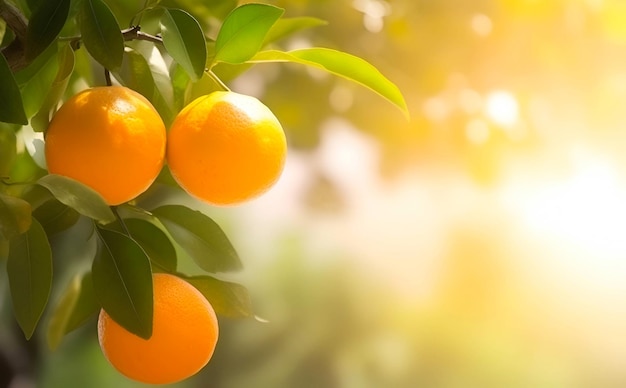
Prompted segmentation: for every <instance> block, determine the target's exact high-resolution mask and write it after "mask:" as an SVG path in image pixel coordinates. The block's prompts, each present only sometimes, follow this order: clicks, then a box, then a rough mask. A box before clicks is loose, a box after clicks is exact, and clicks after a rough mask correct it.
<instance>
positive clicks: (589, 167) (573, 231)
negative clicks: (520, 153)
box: [511, 158, 626, 261]
mask: <svg viewBox="0 0 626 388" xmlns="http://www.w3.org/2000/svg"><path fill="white" fill-rule="evenodd" d="M511 194H512V195H514V196H515V197H516V200H515V201H514V202H515V205H514V206H515V207H516V211H519V212H520V213H521V214H520V216H521V219H522V222H523V224H524V225H525V226H526V227H528V228H529V229H530V230H531V231H534V232H535V233H537V234H538V235H540V236H543V237H545V238H550V239H551V240H553V242H554V243H560V244H565V245H568V246H570V247H572V248H575V249H576V250H577V251H579V253H584V254H586V255H589V257H592V258H593V259H594V260H607V261H611V260H613V259H616V258H618V257H623V256H624V255H626V239H624V232H623V231H624V230H625V229H626V187H624V185H623V183H622V182H620V180H619V175H618V173H617V171H616V168H615V167H614V166H613V165H611V164H610V163H609V162H606V161H602V160H599V158H593V159H592V160H585V161H584V162H583V161H581V162H580V163H579V164H578V165H577V166H576V167H575V171H574V173H573V174H572V175H571V176H570V177H568V178H567V179H565V180H561V181H555V182H554V183H552V184H548V185H543V186H541V185H540V186H537V187H534V188H531V189H530V190H528V189H526V190H524V189H522V188H518V190H513V191H512V192H511Z"/></svg>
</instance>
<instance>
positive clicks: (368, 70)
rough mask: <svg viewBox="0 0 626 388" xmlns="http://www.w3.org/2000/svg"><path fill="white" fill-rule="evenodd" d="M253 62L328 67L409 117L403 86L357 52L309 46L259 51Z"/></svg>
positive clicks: (333, 72)
mask: <svg viewBox="0 0 626 388" xmlns="http://www.w3.org/2000/svg"><path fill="white" fill-rule="evenodd" d="M249 62H250V63H264V62H294V63H300V64H304V65H309V66H313V67H316V68H318V69H322V70H325V71H327V72H329V73H331V74H335V75H338V76H340V77H343V78H346V79H348V80H350V81H353V82H356V83H358V84H360V85H363V86H365V87H366V88H368V89H370V90H372V91H374V92H376V93H378V94H379V95H380V96H382V97H384V98H385V99H387V100H388V101H390V102H391V103H393V104H394V105H395V106H396V107H398V108H399V109H401V110H402V112H403V113H404V114H405V115H406V116H407V117H408V114H409V113H408V109H407V106H406V102H405V101H404V97H403V96H402V93H401V92H400V89H398V87H397V86H396V85H395V84H394V83H392V82H391V81H389V80H388V79H387V78H386V77H385V76H384V75H382V74H381V73H380V72H379V71H378V69H376V67H374V66H373V65H371V64H370V63H368V62H366V61H365V60H363V59H361V58H359V57H356V56H354V55H350V54H347V53H344V52H341V51H337V50H332V49H327V48H307V49H300V50H294V51H289V52H284V51H278V50H269V51H262V52H260V53H258V54H257V55H255V56H254V58H252V59H251V60H250V61H249Z"/></svg>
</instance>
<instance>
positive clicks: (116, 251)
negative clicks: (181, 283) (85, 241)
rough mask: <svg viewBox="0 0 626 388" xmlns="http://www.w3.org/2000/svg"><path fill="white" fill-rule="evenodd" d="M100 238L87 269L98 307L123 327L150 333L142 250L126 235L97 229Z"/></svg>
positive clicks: (147, 278) (147, 268)
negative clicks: (99, 304) (91, 276)
mask: <svg viewBox="0 0 626 388" xmlns="http://www.w3.org/2000/svg"><path fill="white" fill-rule="evenodd" d="M98 233H99V236H100V241H99V244H98V250H97V252H96V257H95V259H94V261H93V265H92V267H91V271H92V274H93V286H94V289H95V291H96V295H97V297H98V299H99V300H100V303H101V305H102V308H103V309H104V310H105V311H106V312H107V313H108V314H109V316H111V318H113V320H114V321H115V322H117V323H119V324H120V325H121V326H122V327H124V328H125V329H126V330H128V331H130V332H131V333H133V334H136V335H138V336H139V337H141V338H144V339H148V338H150V336H151V335H152V313H153V299H152V270H151V268H150V260H149V259H148V256H147V255H146V253H145V252H144V250H143V249H142V248H141V246H139V244H137V243H136V242H135V241H134V240H133V239H131V238H130V237H128V236H126V235H124V234H122V233H118V232H115V231H113V230H107V229H99V230H98Z"/></svg>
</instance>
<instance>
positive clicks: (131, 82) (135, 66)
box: [116, 49, 156, 101]
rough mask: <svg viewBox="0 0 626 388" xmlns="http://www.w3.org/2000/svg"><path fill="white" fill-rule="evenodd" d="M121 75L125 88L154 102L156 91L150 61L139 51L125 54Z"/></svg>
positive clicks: (130, 51) (128, 51) (119, 73)
mask: <svg viewBox="0 0 626 388" xmlns="http://www.w3.org/2000/svg"><path fill="white" fill-rule="evenodd" d="M116 75H119V78H120V79H121V81H122V83H123V84H124V86H126V87H128V88H131V89H133V90H134V91H136V92H138V93H139V94H141V95H143V96H145V97H146V98H147V99H148V100H150V101H152V100H153V96H154V93H155V90H156V87H155V84H154V77H153V76H152V72H151V71H150V66H149V65H148V61H146V59H145V58H144V57H143V56H142V55H141V54H139V53H138V52H137V51H135V50H132V49H128V50H126V51H125V52H124V60H123V61H122V67H121V68H120V70H119V72H117V73H116Z"/></svg>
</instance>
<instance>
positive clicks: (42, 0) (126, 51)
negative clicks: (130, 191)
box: [0, 0, 407, 348]
mask: <svg viewBox="0 0 626 388" xmlns="http://www.w3.org/2000/svg"><path fill="white" fill-rule="evenodd" d="M140 3H142V4H140ZM196 3H198V4H196ZM199 3H200V2H190V1H184V0H179V1H159V0H156V1H155V0H153V1H150V0H146V1H145V2H125V1H122V0H116V1H114V0H109V1H106V2H105V1H103V0H16V1H8V0H0V42H1V43H0V47H1V49H2V55H0V178H1V182H0V259H1V260H2V263H3V265H6V272H7V275H8V280H9V286H10V291H11V292H10V294H11V298H12V302H13V303H12V304H13V307H14V313H15V314H14V315H15V318H16V320H17V322H18V323H19V326H20V327H21V329H22V331H23V332H24V335H25V336H26V338H30V337H31V336H32V335H33V333H34V332H35V330H36V329H37V325H38V323H39V322H40V320H41V317H42V315H43V313H44V311H46V312H47V313H49V314H51V316H50V319H49V320H48V322H49V325H48V327H47V328H44V330H46V335H47V340H48V343H49V345H50V347H52V348H54V347H56V346H57V345H58V344H59V343H60V342H61V340H62V339H63V337H64V335H65V334H67V333H69V332H70V331H72V330H74V329H76V328H78V327H80V326H81V325H82V324H84V323H85V322H86V321H87V320H88V318H89V317H91V316H93V315H94V314H95V313H96V312H97V311H99V310H100V308H104V309H105V310H106V311H107V312H108V313H109V315H110V316H111V317H113V318H114V319H115V320H116V321H118V322H119V323H120V324H121V325H122V326H124V327H125V328H126V329H128V330H129V331H131V332H133V333H135V334H137V335H139V336H141V337H144V338H149V337H150V335H151V332H152V312H153V308H152V307H153V306H152V303H153V298H152V288H151V285H152V277H151V274H152V273H154V272H167V273H172V274H175V275H177V276H180V277H182V278H184V279H186V280H187V281H189V282H190V283H191V284H193V285H194V286H195V287H196V288H197V289H198V290H200V291H201V292H202V293H203V295H205V296H206V298H207V299H208V300H209V301H210V302H211V304H212V305H213V306H214V308H215V310H216V313H217V314H218V315H221V316H225V317H232V318H238V317H253V316H254V313H253V311H252V307H251V304H250V297H249V295H248V293H247V291H246V289H245V288H244V287H243V286H242V285H239V284H236V283H232V282H229V281H224V280H221V279H220V278H219V277H218V276H217V275H216V274H219V273H228V272H231V271H237V270H239V269H241V268H242V260H241V259H240V257H239V256H238V254H237V251H236V249H235V248H234V247H233V245H232V244H231V242H230V241H229V239H228V237H227V236H226V234H225V233H224V231H223V230H222V228H221V227H220V226H219V225H218V224H217V223H216V222H215V221H214V220H212V219H211V218H210V217H208V216H207V215H206V214H203V213H201V212H199V211H197V210H193V209H190V208H188V207H186V206H184V205H182V204H176V202H175V198H179V196H177V197H172V200H170V201H168V203H170V204H168V205H157V206H156V207H155V206H152V205H150V201H148V200H145V197H146V196H149V194H150V193H151V192H153V191H158V190H159V188H161V187H169V188H171V187H176V183H174V181H173V180H172V178H171V176H170V175H169V173H168V171H167V167H165V168H164V171H162V173H161V175H160V176H159V178H158V179H157V181H156V182H155V183H154V184H153V186H152V187H151V188H150V189H149V190H148V192H147V193H146V194H144V195H143V196H140V197H139V198H137V199H135V200H133V201H131V202H129V203H125V204H122V205H119V206H115V207H110V206H108V205H107V204H106V202H105V201H104V200H103V198H102V197H101V196H100V195H99V194H98V193H97V192H95V191H94V190H92V189H90V188H89V187H87V186H85V185H83V184H82V183H80V182H77V181H75V180H72V179H70V178H67V177H64V176H60V175H54V174H48V173H47V171H46V169H45V165H43V164H42V162H39V161H40V160H42V158H41V149H42V147H41V145H42V144H41V143H42V140H41V139H44V138H45V133H46V129H47V126H48V124H49V122H50V119H51V118H52V116H53V115H54V113H55V111H56V110H57V109H58V108H59V106H60V105H61V104H62V102H63V101H64V100H65V99H67V98H68V97H70V96H72V95H73V94H75V93H77V92H78V91H80V90H82V89H84V88H87V87H90V86H97V85H103V84H109V85H110V84H112V83H116V84H121V85H124V86H126V87H129V88H131V89H134V90H136V91H137V92H139V93H141V94H142V95H144V96H145V97H146V98H147V99H148V100H149V101H150V102H151V103H152V104H153V105H154V106H155V108H156V109H157V111H158V112H159V114H160V115H161V117H162V118H163V120H164V122H165V123H166V125H169V124H170V123H171V122H172V120H173V118H174V117H175V116H176V114H177V113H178V112H179V111H180V110H181V109H182V108H183V107H184V106H185V105H186V104H187V103H188V102H190V101H191V100H192V99H193V98H195V97H197V96H198V95H203V94H208V93H210V92H212V91H215V90H228V87H227V84H228V83H229V82H230V81H232V80H233V79H234V78H236V77H238V76H240V75H241V74H243V73H245V72H246V71H247V70H248V69H249V68H250V67H252V66H257V65H261V64H267V63H276V62H292V63H295V64H300V65H304V66H309V67H313V68H317V69H321V70H323V71H326V72H328V73H331V74H334V75H337V76H339V77H343V78H345V79H348V80H350V81H353V82H355V83H357V84H360V85H362V86H364V87H365V88H366V89H370V90H371V91H373V92H375V93H377V94H379V95H380V96H381V97H382V98H384V99H386V100H388V101H389V102H390V103H392V104H393V105H395V106H397V107H398V108H399V109H401V110H402V111H403V112H405V113H406V111H407V109H406V105H405V102H404V99H403V97H402V95H401V94H400V92H399V90H398V88H397V87H396V86H395V85H394V84H393V83H392V82H390V81H389V80H388V79H387V78H386V77H385V76H383V75H382V74H381V73H380V72H379V71H378V70H377V69H376V68H375V67H374V66H372V65H371V64H369V63H368V62H366V61H365V60H363V59H361V58H358V57H356V56H354V55H350V54H348V53H345V52H341V51H337V50H334V49H330V48H323V47H308V48H300V49H297V50H291V51H288V50H285V49H283V48H282V46H281V43H282V42H283V41H284V39H285V38H287V37H289V36H292V35H294V34H298V33H300V32H301V31H302V30H304V29H309V28H314V27H320V26H323V25H324V24H325V22H324V21H323V20H320V19H316V18H312V17H303V16H299V17H289V12H288V10H287V11H286V10H285V9H283V8H279V7H276V6H273V5H269V4H261V3H246V4H241V5H240V4H238V3H237V2H236V1H231V0H223V1H210V2H202V3H204V4H199ZM129 15H130V16H129ZM33 132H34V133H35V140H34V141H32V140H25V139H27V138H28V137H27V136H25V135H24V134H25V133H33ZM37 133H40V134H41V136H39V137H37ZM31 137H32V136H31ZM37 139H39V140H37ZM78 223H81V225H87V228H89V230H90V232H89V233H88V238H87V239H86V240H85V239H79V238H77V237H76V234H72V233H68V231H69V230H70V229H71V228H72V227H73V226H75V225H76V224H78ZM68 239H70V240H71V239H73V240H71V241H69V243H71V244H75V245H88V244H92V245H93V246H95V249H92V250H91V251H92V252H91V254H90V257H88V260H87V264H88V265H79V264H81V263H76V265H74V266H72V265H71V264H68V267H69V268H71V270H70V276H69V279H70V280H69V282H67V281H66V280H64V283H65V284H59V285H57V284H56V283H58V282H61V276H58V274H57V271H56V270H55V268H54V265H53V264H54V263H55V262H56V260H55V259H56V258H54V257H53V254H54V252H55V251H56V249H55V245H56V244H67V243H68ZM180 255H185V256H186V257H188V258H191V259H192V260H193V261H194V262H195V264H197V267H198V269H199V271H201V272H202V273H203V274H201V275H193V276H191V275H188V274H185V273H181V272H180V268H179V265H178V262H177V261H178V258H179V257H178V256H180ZM60 260H62V259H60ZM65 278H67V277H65ZM53 288H59V289H62V291H61V293H60V297H59V298H55V301H54V302H55V303H54V305H50V306H48V305H49V304H51V303H49V301H50V294H51V290H52V289H53Z"/></svg>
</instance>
